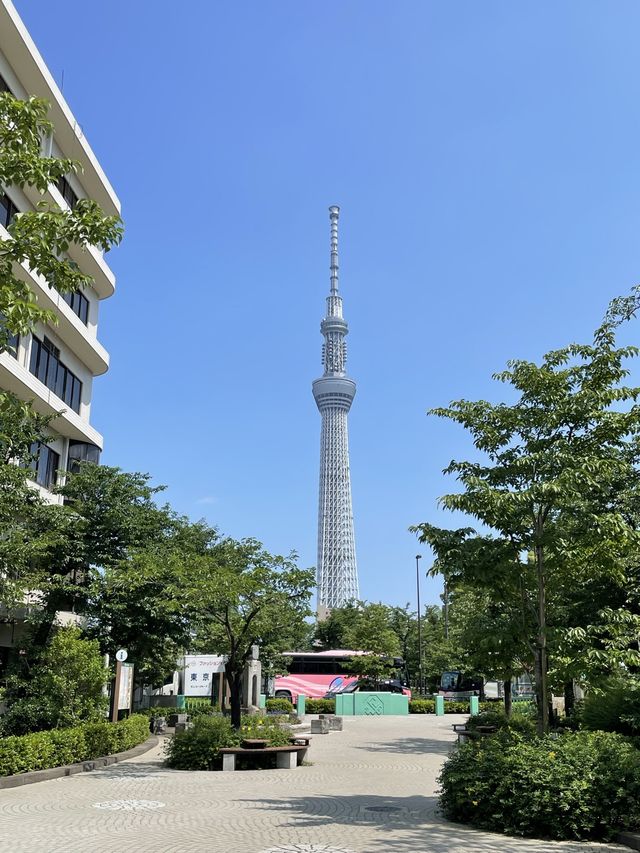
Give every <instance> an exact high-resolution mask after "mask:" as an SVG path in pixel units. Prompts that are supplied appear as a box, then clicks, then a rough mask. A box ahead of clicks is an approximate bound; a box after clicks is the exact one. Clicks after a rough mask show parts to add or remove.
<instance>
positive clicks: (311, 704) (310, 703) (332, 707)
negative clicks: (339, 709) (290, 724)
mask: <svg viewBox="0 0 640 853" xmlns="http://www.w3.org/2000/svg"><path fill="white" fill-rule="evenodd" d="M304 710H305V713H307V714H335V712H336V700H335V699H307V700H306V702H305V706H304Z"/></svg>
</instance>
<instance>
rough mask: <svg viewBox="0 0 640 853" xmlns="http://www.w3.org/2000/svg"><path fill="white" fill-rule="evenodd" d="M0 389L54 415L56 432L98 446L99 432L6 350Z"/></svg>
mask: <svg viewBox="0 0 640 853" xmlns="http://www.w3.org/2000/svg"><path fill="white" fill-rule="evenodd" d="M0 388H2V389H3V390H5V391H11V392H13V393H14V394H15V395H16V396H17V397H19V398H20V399H21V400H32V401H33V408H34V409H35V410H36V412H39V413H40V414H42V415H54V419H53V420H52V421H51V428H52V429H54V430H55V431H56V432H57V433H58V434H59V435H62V436H64V437H65V438H71V439H75V440H76V441H83V442H89V443H90V444H95V445H96V447H99V448H102V445H103V441H102V436H101V435H100V433H99V432H98V431H97V430H95V429H94V428H93V427H92V426H91V425H90V424H89V423H88V421H85V420H83V418H81V417H80V415H78V414H76V413H75V412H74V411H73V410H72V409H71V408H70V407H69V406H68V405H67V404H66V403H64V402H63V401H62V400H61V399H60V398H59V397H58V396H57V395H56V394H54V392H53V391H51V390H49V388H47V386H46V385H45V384H44V383H43V382H41V381H40V380H39V379H37V378H36V377H35V376H34V375H33V374H32V373H30V372H29V371H28V370H27V369H26V368H24V367H22V365H20V364H18V362H17V361H16V359H15V358H14V357H13V356H12V355H10V354H9V353H8V352H3V353H0Z"/></svg>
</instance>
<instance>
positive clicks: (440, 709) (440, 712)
mask: <svg viewBox="0 0 640 853" xmlns="http://www.w3.org/2000/svg"><path fill="white" fill-rule="evenodd" d="M435 698H436V717H443V716H444V696H436V697H435Z"/></svg>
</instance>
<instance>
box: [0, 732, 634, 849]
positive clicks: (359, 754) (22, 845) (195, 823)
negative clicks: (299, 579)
mask: <svg viewBox="0 0 640 853" xmlns="http://www.w3.org/2000/svg"><path fill="white" fill-rule="evenodd" d="M463 719H465V718H464V717H457V716H456V717H454V716H447V717H445V718H437V717H433V716H417V715H416V716H409V717H373V718H371V717H359V718H345V730H344V731H343V732H335V733H332V734H330V735H324V736H322V735H317V736H315V737H314V739H313V745H312V750H311V753H310V760H311V761H312V762H313V764H312V766H309V767H300V768H298V769H296V770H293V771H287V770H255V771H245V772H236V773H206V772H197V773H189V772H184V771H177V770H167V769H165V768H164V767H162V752H161V747H158V748H156V749H154V750H153V751H151V752H147V753H145V754H144V755H141V756H139V757H138V758H135V759H132V760H131V761H128V762H124V763H122V764H115V765H112V766H111V767H107V768H105V769H103V770H99V771H95V772H93V773H84V774H79V775H77V776H71V777H68V778H64V779H56V780H53V781H49V782H39V783H36V784H34V785H29V786H25V787H22V788H12V789H8V790H5V791H0V851H2V853H4V851H11V853H264V852H265V851H269V853H312V851H313V853H343V851H351V853H421V852H422V851H424V853H427V851H428V853H445V851H446V853H511V851H513V853H516V851H517V853H543V852H544V853H548V851H557V853H569V851H573V852H574V853H578V851H580V853H595V851H598V853H614V851H618V853H621V852H622V851H626V853H628V848H626V847H622V846H619V845H615V844H592V843H585V844H579V843H570V842H564V843H559V844H554V843H551V842H541V841H526V840H519V839H512V838H506V837H504V836H498V835H492V834H490V833H484V832H478V831H475V830H470V829H466V828H464V827H462V826H458V825H456V824H450V823H447V822H446V821H443V820H442V819H441V818H440V817H439V816H438V813H437V799H436V795H435V791H436V787H437V786H436V776H437V775H438V771H439V768H440V766H441V764H442V762H443V760H444V758H445V756H446V754H447V752H448V750H449V749H450V748H451V746H452V743H453V740H454V738H453V734H452V730H451V723H452V722H456V721H457V722H460V721H462V720H463Z"/></svg>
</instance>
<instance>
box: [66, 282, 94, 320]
mask: <svg viewBox="0 0 640 853" xmlns="http://www.w3.org/2000/svg"><path fill="white" fill-rule="evenodd" d="M62 298H63V299H64V301H65V302H66V303H67V305H68V306H69V307H70V308H71V310H72V311H73V312H74V314H77V315H78V317H80V319H81V320H82V322H83V323H84V324H85V326H86V325H87V322H88V320H89V300H88V299H87V297H86V296H84V295H83V294H82V293H80V291H79V290H74V292H73V293H63V294H62Z"/></svg>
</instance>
